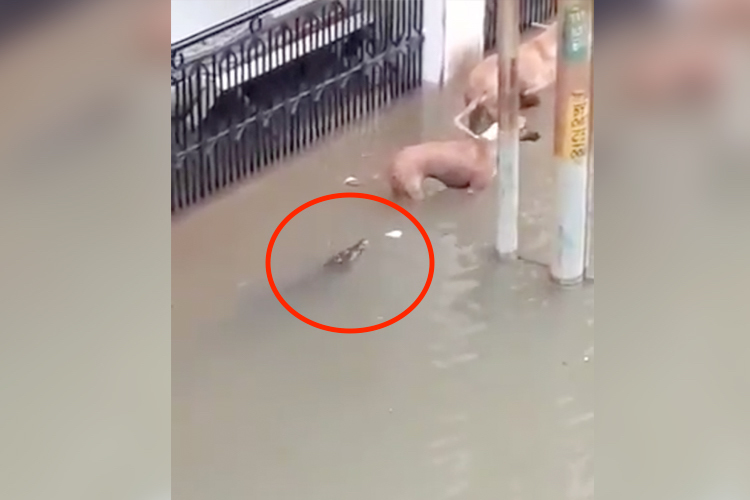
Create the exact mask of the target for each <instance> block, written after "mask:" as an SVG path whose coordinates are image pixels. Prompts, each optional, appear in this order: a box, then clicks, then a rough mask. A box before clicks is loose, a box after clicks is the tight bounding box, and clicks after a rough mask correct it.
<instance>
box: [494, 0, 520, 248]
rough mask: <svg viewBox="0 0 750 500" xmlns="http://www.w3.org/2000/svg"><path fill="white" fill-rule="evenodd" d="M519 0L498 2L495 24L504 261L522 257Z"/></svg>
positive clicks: (499, 242)
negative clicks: (520, 244)
mask: <svg viewBox="0 0 750 500" xmlns="http://www.w3.org/2000/svg"><path fill="white" fill-rule="evenodd" d="M518 2H519V0H498V2H497V10H496V19H495V23H496V26H497V52H498V62H499V64H498V84H499V87H498V106H499V110H498V125H499V128H500V133H499V135H498V147H497V151H498V154H497V171H498V176H499V181H500V182H499V186H500V197H499V203H500V206H499V211H498V230H497V241H496V248H497V252H498V254H499V255H500V257H501V258H503V259H513V258H515V257H516V256H517V254H518V205H519V199H520V194H519V191H520V179H519V178H520V170H519V162H520V158H519V155H520V143H519V135H520V134H519V128H518V125H519V122H518V120H519V104H520V102H519V101H520V99H519V86H518V45H519V42H520V37H521V35H520V31H519V8H518V7H519V6H518Z"/></svg>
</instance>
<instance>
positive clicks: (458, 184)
mask: <svg viewBox="0 0 750 500" xmlns="http://www.w3.org/2000/svg"><path fill="white" fill-rule="evenodd" d="M519 118H520V129H521V131H520V139H521V140H522V141H536V140H538V139H539V134H538V133H537V132H533V131H529V130H527V129H526V119H525V118H524V117H519ZM497 137H498V126H497V123H494V124H492V125H491V126H490V127H489V128H488V129H487V130H486V131H485V132H484V133H483V134H482V135H480V136H476V137H467V138H465V139H457V140H452V141H433V142H424V143H422V144H416V145H414V146H407V147H405V148H404V149H402V150H401V151H399V152H398V153H397V154H396V156H395V157H394V158H393V160H392V161H391V164H390V166H389V169H388V180H389V182H390V185H391V189H392V190H393V194H394V195H396V196H397V197H407V198H411V199H413V200H423V199H424V190H423V189H422V184H423V182H424V181H425V179H427V178H428V177H429V178H433V179H437V180H438V181H440V182H442V183H443V184H445V185H446V186H447V187H449V188H456V189H468V190H469V191H470V192H475V191H480V190H482V189H484V188H486V187H487V186H488V185H489V184H490V183H491V182H492V178H493V177H494V176H495V175H496V174H497V165H496V156H497Z"/></svg>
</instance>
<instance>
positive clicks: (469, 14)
mask: <svg viewBox="0 0 750 500" xmlns="http://www.w3.org/2000/svg"><path fill="white" fill-rule="evenodd" d="M484 16H485V0H425V13H424V23H425V47H424V49H425V50H424V58H423V67H422V70H423V80H424V82H425V83H431V84H436V85H443V84H444V83H446V82H447V81H448V80H449V79H450V78H451V77H452V76H453V71H454V70H455V67H456V63H457V58H458V57H460V56H461V55H462V54H465V53H467V51H470V52H472V53H473V54H474V57H475V58H476V59H477V61H478V60H479V59H480V58H481V57H482V54H483V52H484Z"/></svg>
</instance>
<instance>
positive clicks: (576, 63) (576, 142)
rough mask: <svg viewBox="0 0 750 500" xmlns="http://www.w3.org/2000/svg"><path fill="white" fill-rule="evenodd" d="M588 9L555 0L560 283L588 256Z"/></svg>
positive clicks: (581, 274) (556, 273)
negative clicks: (556, 13) (556, 24)
mask: <svg viewBox="0 0 750 500" xmlns="http://www.w3.org/2000/svg"><path fill="white" fill-rule="evenodd" d="M592 13H593V10H592V0H560V3H559V14H558V15H559V18H558V19H559V21H558V25H559V26H560V28H561V29H559V30H558V43H559V45H558V47H559V48H558V54H559V57H558V60H557V97H556V103H555V167H556V168H555V171H556V175H557V231H556V233H557V234H556V240H557V241H556V242H555V243H556V244H555V247H556V248H555V252H554V257H553V260H552V266H551V274H552V279H553V280H554V281H555V282H557V283H559V284H561V285H576V284H579V283H581V282H582V281H583V280H584V278H585V274H586V265H587V260H588V256H587V247H588V219H589V217H588V215H589V212H588V205H589V203H588V201H589V200H588V198H589V161H590V153H591V141H590V137H591V47H592V40H593V38H592V35H593V31H592V18H593V16H592Z"/></svg>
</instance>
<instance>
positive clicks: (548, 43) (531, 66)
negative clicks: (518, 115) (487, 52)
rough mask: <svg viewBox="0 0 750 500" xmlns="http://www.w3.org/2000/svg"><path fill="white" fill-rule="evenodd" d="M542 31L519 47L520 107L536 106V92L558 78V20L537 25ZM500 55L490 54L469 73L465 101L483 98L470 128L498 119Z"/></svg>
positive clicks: (471, 118) (470, 122) (473, 116)
mask: <svg viewBox="0 0 750 500" xmlns="http://www.w3.org/2000/svg"><path fill="white" fill-rule="evenodd" d="M537 26H538V27H540V28H544V31H543V32H542V33H540V34H538V35H537V36H535V37H533V38H531V39H529V40H526V41H525V42H523V43H521V44H520V45H519V47H518V84H519V90H520V93H521V94H520V102H521V109H525V108H531V107H534V106H538V105H539V103H540V101H539V95H538V94H539V92H540V91H542V90H544V89H545V88H547V87H548V86H550V85H552V84H553V83H554V82H555V80H556V79H557V22H556V21H555V22H553V23H551V24H549V25H541V24H539V25H537ZM498 66H499V58H498V55H497V54H493V55H491V56H489V57H487V58H486V59H484V60H483V61H482V62H480V63H479V64H478V65H476V66H475V67H474V69H473V70H471V72H470V73H469V75H468V81H467V83H466V89H465V90H464V104H465V105H466V106H471V105H472V104H476V103H478V102H480V101H481V102H482V105H481V106H478V107H477V108H476V110H475V111H474V112H473V113H472V115H471V116H470V117H469V128H471V129H472V130H478V129H479V128H482V127H481V125H482V124H483V123H486V122H490V123H492V122H496V121H497V109H498V91H499V90H498V73H499V68H498Z"/></svg>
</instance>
